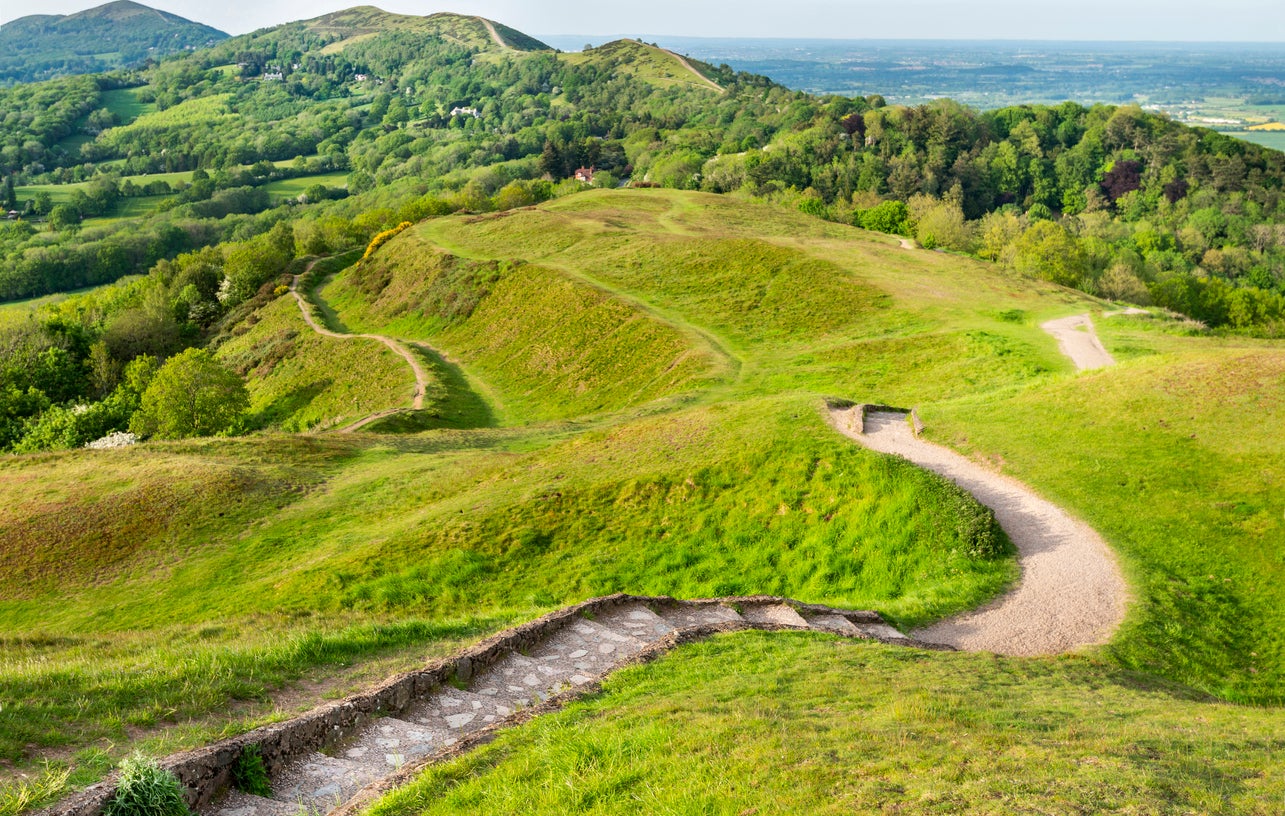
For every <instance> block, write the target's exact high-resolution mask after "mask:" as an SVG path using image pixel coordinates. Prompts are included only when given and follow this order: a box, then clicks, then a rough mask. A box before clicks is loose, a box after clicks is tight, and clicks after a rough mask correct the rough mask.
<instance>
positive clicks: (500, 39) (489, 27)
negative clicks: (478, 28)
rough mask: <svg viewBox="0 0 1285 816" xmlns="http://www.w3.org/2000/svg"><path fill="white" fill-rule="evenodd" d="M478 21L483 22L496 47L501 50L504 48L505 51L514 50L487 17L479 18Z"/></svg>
mask: <svg viewBox="0 0 1285 816" xmlns="http://www.w3.org/2000/svg"><path fill="white" fill-rule="evenodd" d="M477 19H478V20H479V21H481V23H482V25H484V26H486V31H487V33H488V34H490V35H491V40H492V41H493V42H494V43H495V44H496V45H498V46H499V47H500V48H503V49H504V50H505V51H512V50H513V49H512V48H511V47H509V44H508V43H506V42H505V41H504V38H503V37H501V36H500V32H498V31H496V30H495V24H494V23H492V22H491V21H490V20H488V19H486V18H485V17H478V18H477Z"/></svg>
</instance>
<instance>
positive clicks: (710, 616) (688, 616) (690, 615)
mask: <svg viewBox="0 0 1285 816" xmlns="http://www.w3.org/2000/svg"><path fill="white" fill-rule="evenodd" d="M660 616H661V617H662V618H664V619H665V622H666V623H668V624H669V625H670V626H673V627H674V628H675V629H688V628H691V627H693V626H715V625H718V624H720V623H735V622H737V621H740V620H743V619H742V618H741V616H740V614H738V613H737V611H736V610H735V609H732V608H731V607H728V606H723V605H722V604H693V605H686V604H683V605H679V606H671V607H667V608H665V609H662V610H661V611H660Z"/></svg>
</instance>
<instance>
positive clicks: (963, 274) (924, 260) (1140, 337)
mask: <svg viewBox="0 0 1285 816" xmlns="http://www.w3.org/2000/svg"><path fill="white" fill-rule="evenodd" d="M632 195H636V193H625V194H621V193H610V192H607V193H598V194H592V195H590V196H580V197H575V198H572V199H568V200H564V201H561V202H557V203H554V204H552V205H550V206H548V207H546V208H542V209H540V210H533V211H524V212H522V213H520V214H519V215H517V216H513V217H511V218H503V219H495V220H494V221H493V222H491V224H490V225H489V229H488V228H487V227H486V226H483V227H482V228H480V229H479V228H478V227H477V226H474V225H465V224H463V223H462V222H460V221H458V220H441V221H436V222H432V223H431V225H430V227H429V229H431V230H432V233H433V235H434V236H435V237H436V238H438V240H440V241H441V242H442V243H444V244H447V245H449V246H452V247H453V248H454V249H455V250H456V251H458V252H462V253H465V254H472V255H475V256H477V257H488V256H492V255H496V254H498V253H499V252H501V251H503V248H504V247H505V246H506V245H511V244H513V243H516V244H518V245H522V246H527V247H529V248H530V250H529V251H530V252H531V253H532V255H531V257H534V258H536V259H537V260H539V262H540V263H543V264H547V265H558V264H561V265H566V266H568V267H571V268H573V269H579V270H583V272H584V274H587V275H590V276H592V277H593V278H594V279H595V280H598V281H601V282H604V283H605V284H606V285H609V286H613V287H616V288H618V289H620V290H621V291H623V292H624V293H626V294H629V295H633V296H636V297H640V298H646V299H648V301H649V302H651V303H654V304H656V305H657V306H658V307H660V308H663V309H667V310H672V311H676V312H679V313H681V314H682V315H683V316H684V317H686V318H687V319H690V320H692V321H694V322H697V323H699V324H700V325H702V326H705V327H708V329H709V330H710V331H711V332H713V333H716V334H717V336H718V337H719V338H720V342H721V343H722V344H723V345H724V346H725V347H726V348H728V349H730V350H731V351H732V353H733V354H736V355H738V356H740V357H742V358H743V359H744V360H745V364H744V366H743V368H742V374H741V382H740V384H739V385H740V388H739V389H738V390H740V391H741V393H774V392H778V391H797V390H804V391H807V390H814V391H817V392H821V393H828V394H834V395H839V396H845V397H851V398H855V399H868V400H872V401H880V402H888V403H892V404H899V405H917V406H919V408H920V410H921V413H922V414H923V416H924V417H925V418H926V420H927V421H928V423H929V426H930V429H931V430H932V431H933V432H934V433H935V434H936V435H937V436H938V437H939V438H942V439H943V440H945V441H948V442H951V443H952V444H955V445H957V446H959V447H961V448H963V449H965V450H971V451H972V452H973V453H974V454H975V455H977V456H979V457H983V458H986V457H990V458H992V459H994V461H997V462H1002V463H1004V466H1005V468H1006V469H1009V470H1011V471H1012V472H1013V473H1015V474H1016V475H1018V476H1019V477H1020V478H1023V479H1024V480H1026V481H1028V482H1029V483H1030V484H1032V485H1034V486H1036V487H1037V488H1038V489H1041V490H1043V491H1045V492H1047V493H1048V494H1049V495H1050V496H1051V497H1053V498H1054V499H1056V500H1057V501H1059V502H1061V503H1063V504H1064V505H1065V506H1067V507H1068V508H1070V509H1071V510H1072V511H1073V512H1076V513H1077V514H1078V515H1081V516H1083V517H1085V518H1087V519H1090V520H1091V521H1093V522H1094V524H1095V525H1096V526H1097V527H1098V529H1099V530H1100V531H1101V532H1102V533H1103V534H1104V535H1106V537H1107V539H1108V540H1109V541H1110V542H1111V543H1112V544H1113V545H1114V546H1115V547H1116V549H1117V550H1118V551H1119V552H1121V553H1122V555H1123V556H1124V557H1125V561H1126V565H1127V567H1128V569H1129V570H1130V572H1131V574H1133V575H1134V576H1135V585H1136V589H1137V592H1138V598H1137V600H1138V603H1137V605H1136V606H1135V608H1134V610H1133V613H1132V615H1131V618H1130V624H1129V626H1128V627H1127V628H1126V630H1125V632H1123V633H1122V635H1121V636H1120V637H1118V638H1117V639H1116V641H1115V643H1114V644H1113V647H1112V650H1113V652H1114V653H1115V654H1117V655H1118V656H1119V657H1120V658H1121V659H1122V660H1124V661H1125V662H1126V663H1128V664H1129V665H1135V666H1138V667H1140V668H1146V669H1148V670H1150V671H1156V672H1159V673H1162V674H1166V675H1168V676H1171V677H1175V678H1180V679H1181V680H1182V681H1183V682H1187V683H1191V684H1194V685H1197V686H1199V687H1201V688H1204V689H1207V690H1209V691H1211V692H1215V693H1219V694H1224V695H1228V696H1231V697H1233V698H1238V699H1246V700H1252V699H1256V700H1262V701H1265V702H1266V701H1277V700H1279V699H1281V698H1280V688H1281V678H1282V672H1285V620H1282V614H1281V612H1280V610H1281V609H1285V562H1283V561H1282V555H1281V549H1280V541H1281V540H1282V527H1283V526H1285V525H1282V523H1281V522H1282V517H1283V516H1285V507H1283V506H1282V501H1281V499H1280V498H1279V491H1278V490H1277V491H1275V492H1273V490H1272V486H1273V485H1279V484H1280V482H1281V480H1282V479H1285V466H1283V465H1282V464H1281V463H1282V462H1285V458H1283V457H1282V455H1281V454H1282V452H1283V451H1282V440H1281V437H1280V435H1279V432H1278V429H1279V427H1280V424H1279V419H1278V417H1279V411H1280V408H1279V405H1280V402H1281V400H1282V399H1285V378H1283V377H1282V376H1281V373H1282V372H1281V365H1282V364H1281V362H1280V360H1281V357H1280V353H1279V352H1278V351H1275V350H1274V349H1273V348H1272V346H1271V345H1270V344H1268V343H1262V342H1256V341H1242V340H1221V341H1217V340H1207V339H1196V338H1183V337H1179V336H1177V335H1174V334H1172V333H1169V332H1167V331H1166V330H1164V328H1163V327H1152V326H1148V325H1147V324H1146V323H1145V322H1139V321H1136V320H1135V321H1134V322H1133V323H1130V322H1128V321H1124V322H1116V323H1111V322H1110V321H1106V322H1105V324H1104V325H1103V331H1104V333H1105V334H1106V336H1107V338H1108V346H1109V347H1116V348H1119V350H1120V352H1121V356H1122V358H1123V359H1125V360H1126V365H1124V366H1123V367H1121V368H1118V369H1113V370H1110V371H1106V372H1100V373H1097V374H1092V375H1085V376H1080V377H1072V378H1067V377H1063V376H1058V375H1057V374H1058V373H1059V372H1066V371H1067V370H1068V369H1069V368H1070V364H1069V363H1068V362H1067V361H1065V360H1063V359H1061V358H1060V357H1059V356H1058V355H1057V353H1056V346H1055V344H1054V342H1053V341H1052V340H1051V338H1049V337H1047V336H1046V335H1044V334H1043V332H1041V331H1040V330H1039V329H1038V325H1039V323H1040V322H1042V321H1043V320H1044V319H1046V318H1048V317H1051V316H1054V315H1057V314H1066V313H1070V312H1072V311H1081V310H1082V311H1088V310H1091V309H1099V308H1100V306H1098V304H1095V303H1093V302H1092V301H1091V300H1089V299H1088V298H1085V297H1084V296H1082V295H1079V294H1077V293H1072V292H1068V291H1065V290H1059V289H1056V288H1053V287H1040V286H1036V285H1034V284H1032V283H1029V282H1025V281H1020V280H1014V279H1011V278H1006V277H1003V276H999V275H996V274H995V273H994V271H992V270H991V269H990V268H988V267H985V266H983V265H981V264H977V263H973V262H970V261H965V260H961V259H958V258H954V257H951V256H947V255H942V254H940V253H924V252H918V253H907V252H905V251H902V250H899V249H892V248H889V249H887V250H884V249H882V248H881V247H880V246H878V245H874V244H871V243H868V242H861V241H853V240H852V237H853V235H854V233H855V231H853V230H849V229H847V228H843V227H836V226H833V225H826V224H821V223H818V222H815V221H809V220H807V219H803V218H801V217H794V216H788V215H783V214H777V213H774V212H772V211H770V210H767V209H766V208H761V207H756V206H752V205H746V204H738V203H735V202H732V201H728V200H726V199H701V198H699V197H687V196H673V195H670V194H664V193H662V194H657V195H650V196H648V197H649V198H651V199H652V204H651V205H650V206H647V205H644V206H637V207H634V206H631V207H629V208H628V210H624V209H623V208H619V209H617V208H616V207H614V206H613V204H614V203H615V202H620V201H624V200H626V199H625V198H624V197H625V196H632ZM698 201H701V202H703V203H705V204H706V205H707V207H708V208H707V209H705V210H704V211H702V212H700V213H696V212H694V211H692V210H691V209H690V208H691V207H692V206H693V204H694V203H695V202H698ZM715 214H716V215H715ZM711 216H715V217H716V219H717V224H718V228H716V229H714V228H711V227H712V225H711V221H710V217H711ZM769 225H770V226H769ZM631 229H645V230H647V231H649V232H653V233H656V232H658V233H659V234H658V235H654V236H653V237H651V238H650V239H649V246H648V249H647V251H646V252H638V251H633V252H631V251H630V249H629V246H630V242H631V239H630V230H631ZM753 236H757V237H753ZM845 273H846V275H850V276H852V277H851V278H848V277H845ZM732 281H735V285H731V282H732ZM861 287H865V288H866V291H868V292H874V293H877V294H873V295H867V296H866V297H864V298H863V297H861V296H859V295H857V294H856V293H857V292H859V291H861ZM803 293H807V294H809V295H813V294H815V295H816V296H815V297H803V296H802V295H803ZM1099 323H1100V324H1103V323H1104V322H1103V321H1099ZM1210 396H1212V397H1214V398H1215V399H1213V400H1211V399H1209V398H1208V397H1210ZM1219 399H1221V400H1223V401H1222V402H1218V401H1216V400H1219ZM1248 411H1252V412H1254V413H1253V414H1250V413H1247V412H1248ZM1255 414H1256V415H1257V416H1256V417H1255V418H1254V419H1253V420H1249V419H1248V418H1249V417H1250V416H1254V415H1255ZM1241 417H1244V418H1245V419H1241ZM1147 428H1149V429H1150V430H1149V431H1147V430H1145V429H1147ZM1192 433H1196V435H1197V436H1196V439H1195V441H1193V440H1192V439H1191V434H1192ZM1086 451H1089V452H1092V455H1091V456H1086V455H1085V452H1086ZM1052 452H1056V455H1053V453H1052ZM1139 485H1141V486H1142V489H1141V490H1139V489H1138V487H1137V486H1139ZM1147 486H1150V488H1151V489H1148V487H1147ZM1196 496H1198V497H1200V499H1199V501H1198V503H1197V504H1193V501H1192V499H1193V497H1196ZM1140 502H1145V513H1143V512H1142V511H1141V510H1140ZM1210 575H1216V578H1214V579H1211V578H1210V577H1209V576H1210ZM1224 578H1226V579H1227V580H1224Z"/></svg>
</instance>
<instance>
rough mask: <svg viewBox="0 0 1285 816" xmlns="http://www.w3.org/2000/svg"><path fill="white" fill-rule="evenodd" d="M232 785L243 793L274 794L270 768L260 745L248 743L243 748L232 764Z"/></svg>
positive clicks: (266, 795) (256, 794) (255, 794)
mask: <svg viewBox="0 0 1285 816" xmlns="http://www.w3.org/2000/svg"><path fill="white" fill-rule="evenodd" d="M232 785H233V786H234V787H235V788H236V789H237V790H239V791H241V792H242V793H249V794H252V795H254V796H264V797H270V796H272V783H271V781H270V780H269V779H268V769H267V766H265V765H264V764H263V755H262V754H261V753H259V746H257V745H247V746H245V748H243V749H241V756H239V757H237V758H236V762H235V763H233V764H232Z"/></svg>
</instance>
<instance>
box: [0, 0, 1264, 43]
mask: <svg viewBox="0 0 1285 816" xmlns="http://www.w3.org/2000/svg"><path fill="white" fill-rule="evenodd" d="M105 1H106V0H0V24H3V23H4V22H6V21H8V20H11V19H14V18H16V17H21V16H24V15H27V14H68V13H72V12H75V11H80V10H82V9H85V8H90V7H92V6H96V5H100V4H101V3H102V2H105ZM141 1H142V2H145V4H146V5H150V6H152V7H154V8H159V9H163V10H165V11H170V12H173V13H175V14H179V15H182V16H183V17H187V18H189V19H192V20H195V21H197V22H201V23H205V24H207V25H212V26H214V27H215V28H219V29H222V30H223V31H226V32H228V33H230V34H244V33H246V32H248V31H253V30H255V29H257V28H263V27H265V26H270V25H277V24H279V23H285V22H290V21H292V20H299V19H306V18H309V17H316V16H318V15H321V14H325V13H327V12H331V11H338V10H340V9H343V8H348V7H350V6H354V5H361V4H362V3H363V2H371V0H221V2H218V3H211V2H209V0H141ZM373 5H377V6H379V7H380V8H382V9H384V10H386V11H393V12H399V13H403V14H432V13H434V12H437V11H452V12H457V13H460V14H478V15H482V16H485V17H489V18H491V19H493V20H498V21H499V22H502V23H504V24H506V25H509V26H512V27H513V28H516V29H518V30H520V31H524V32H526V33H528V34H532V35H535V36H539V35H541V34H585V35H591V36H595V37H603V36H615V35H619V36H630V37H638V36H643V37H645V36H647V35H671V36H692V37H791V38H812V37H817V38H834V39H1029V40H1172V41H1203V42H1209V41H1229V42H1242V41H1249V42H1263V41H1274V42H1283V41H1285V2H1282V0H1078V1H1077V2H1073V3H1068V2H1066V0H954V1H953V2H952V0H846V1H845V0H736V1H735V2H730V1H729V0H647V2H625V3H621V2H603V1H602V0H373Z"/></svg>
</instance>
